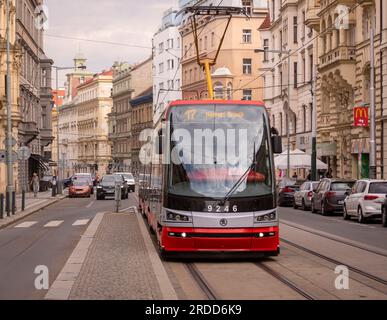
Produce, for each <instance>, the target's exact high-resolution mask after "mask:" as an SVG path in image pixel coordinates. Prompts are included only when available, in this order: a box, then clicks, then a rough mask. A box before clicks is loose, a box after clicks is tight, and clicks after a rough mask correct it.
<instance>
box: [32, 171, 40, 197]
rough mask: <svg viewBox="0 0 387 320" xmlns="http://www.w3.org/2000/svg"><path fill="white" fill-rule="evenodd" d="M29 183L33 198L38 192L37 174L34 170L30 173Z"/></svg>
mask: <svg viewBox="0 0 387 320" xmlns="http://www.w3.org/2000/svg"><path fill="white" fill-rule="evenodd" d="M31 185H32V190H33V192H34V198H36V197H37V196H38V192H39V176H38V174H37V173H36V172H34V174H33V175H32V179H31Z"/></svg>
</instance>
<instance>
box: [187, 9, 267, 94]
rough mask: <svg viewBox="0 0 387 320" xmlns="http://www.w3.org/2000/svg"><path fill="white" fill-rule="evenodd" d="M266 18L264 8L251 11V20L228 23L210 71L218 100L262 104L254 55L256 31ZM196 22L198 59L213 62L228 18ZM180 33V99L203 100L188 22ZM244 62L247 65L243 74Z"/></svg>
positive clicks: (203, 89) (257, 41) (202, 79)
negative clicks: (216, 57)
mask: <svg viewBox="0 0 387 320" xmlns="http://www.w3.org/2000/svg"><path fill="white" fill-rule="evenodd" d="M266 14H267V8H254V9H253V13H252V16H251V18H250V19H246V17H245V16H234V17H233V19H232V20H231V22H230V26H229V29H228V31H227V34H226V37H225V39H224V42H223V45H222V47H221V51H220V53H219V56H218V59H217V63H216V65H215V66H213V67H212V69H211V71H212V74H213V79H212V80H213V86H214V88H215V87H216V89H217V90H216V91H217V92H218V93H216V96H217V97H218V98H224V99H234V100H241V99H243V98H245V99H249V100H262V98H263V90H262V86H263V81H262V78H260V77H259V76H258V75H259V68H260V67H261V57H260V56H259V54H256V53H254V49H256V48H260V47H261V39H260V35H259V32H258V28H259V26H260V25H261V24H262V22H263V20H264V19H265V17H266ZM198 21H199V23H198V31H197V32H198V46H199V52H200V58H201V59H202V58H205V57H210V58H214V57H215V54H216V50H217V48H218V45H219V43H220V39H221V37H222V35H223V32H224V30H225V27H226V25H227V18H224V17H215V18H212V19H211V20H210V21H207V18H202V19H199V20H198ZM204 26H205V27H204ZM243 30H248V31H249V33H250V35H246V37H245V38H244V36H243ZM180 32H181V33H182V50H183V51H182V60H181V61H182V91H183V99H205V98H206V97H208V92H207V82H206V80H205V76H204V72H203V70H202V69H201V68H200V67H199V66H198V64H197V61H196V49H195V45H194V35H193V32H192V28H191V23H190V20H188V19H185V20H184V22H183V24H182V25H181V27H180ZM244 59H245V62H246V64H247V66H246V68H247V71H245V72H244V68H243V62H244ZM217 70H218V72H217Z"/></svg>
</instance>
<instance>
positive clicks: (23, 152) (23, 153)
mask: <svg viewBox="0 0 387 320" xmlns="http://www.w3.org/2000/svg"><path fill="white" fill-rule="evenodd" d="M17 155H18V158H19V160H22V161H23V160H28V159H29V158H30V157H31V150H30V148H28V147H25V146H24V147H20V148H19V150H18V151H17Z"/></svg>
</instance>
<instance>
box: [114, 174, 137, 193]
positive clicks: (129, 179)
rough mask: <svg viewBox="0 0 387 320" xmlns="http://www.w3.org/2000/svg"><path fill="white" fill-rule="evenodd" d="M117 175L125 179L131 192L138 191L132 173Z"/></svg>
mask: <svg viewBox="0 0 387 320" xmlns="http://www.w3.org/2000/svg"><path fill="white" fill-rule="evenodd" d="M115 174H120V175H122V176H123V177H124V179H125V181H126V183H127V185H128V188H129V192H135V191H136V182H135V181H134V177H133V175H132V174H131V173H130V172H116V173H115Z"/></svg>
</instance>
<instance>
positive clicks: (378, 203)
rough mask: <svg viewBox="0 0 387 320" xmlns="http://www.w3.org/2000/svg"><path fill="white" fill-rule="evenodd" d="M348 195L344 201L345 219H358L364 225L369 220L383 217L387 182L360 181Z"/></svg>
mask: <svg viewBox="0 0 387 320" xmlns="http://www.w3.org/2000/svg"><path fill="white" fill-rule="evenodd" d="M347 194H348V196H347V198H346V199H345V200H344V210H343V217H344V219H345V220H348V219H351V217H357V219H358V221H359V222H360V223H364V222H366V221H367V220H368V219H369V218H379V217H381V210H382V204H383V203H384V201H385V198H386V194H387V181H384V180H368V179H363V180H358V181H357V182H356V183H355V185H354V186H353V188H352V190H351V191H348V192H347Z"/></svg>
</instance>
